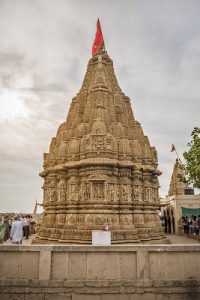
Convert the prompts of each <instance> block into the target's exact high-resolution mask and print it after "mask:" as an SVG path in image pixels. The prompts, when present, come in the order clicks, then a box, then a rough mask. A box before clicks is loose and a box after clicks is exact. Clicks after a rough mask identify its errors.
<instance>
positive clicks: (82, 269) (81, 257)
mask: <svg viewBox="0 0 200 300" xmlns="http://www.w3.org/2000/svg"><path fill="white" fill-rule="evenodd" d="M68 264H69V269H68V271H69V279H85V278H86V276H87V254H86V253H84V252H74V253H73V252H70V253H69V258H68Z"/></svg>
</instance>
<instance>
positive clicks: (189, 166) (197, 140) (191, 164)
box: [183, 127, 200, 189]
mask: <svg viewBox="0 0 200 300" xmlns="http://www.w3.org/2000/svg"><path fill="white" fill-rule="evenodd" d="M191 136H192V140H191V142H190V143H188V147H190V149H189V150H188V151H186V152H184V153H183V156H184V158H185V160H186V163H185V165H184V170H185V176H186V180H187V182H188V183H190V184H192V185H193V187H195V188H198V189H200V128H199V127H194V130H193V131H192V134H191Z"/></svg>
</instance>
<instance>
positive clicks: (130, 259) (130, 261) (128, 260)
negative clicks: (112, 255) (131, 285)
mask: <svg viewBox="0 0 200 300" xmlns="http://www.w3.org/2000/svg"><path fill="white" fill-rule="evenodd" d="M119 259H120V274H121V279H135V278H136V276H137V263H136V253H135V252H130V253H129V252H121V253H120V255H119Z"/></svg>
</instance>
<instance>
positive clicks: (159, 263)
mask: <svg viewBox="0 0 200 300" xmlns="http://www.w3.org/2000/svg"><path fill="white" fill-rule="evenodd" d="M0 299H1V300H6V299H10V300H36V299H37V300H64V299H65V300H91V299H94V300H107V299H108V300H112V299H113V300H145V299H148V300H163V299H168V300H174V299H175V300H176V299H177V300H179V299H185V300H186V299H187V300H189V299H193V300H194V299H195V300H196V299H200V245H186V246H182V245H177V246H176V245H156V246H155V245H152V246H144V245H141V246H140V245H136V246H129V245H123V246H108V247H105V246H101V247H100V246H97V247H94V246H64V245H59V246H50V245H45V246H44V245H40V246H39V245H35V246H15V245H10V246H7V245H2V246H0Z"/></svg>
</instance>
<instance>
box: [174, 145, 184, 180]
mask: <svg viewBox="0 0 200 300" xmlns="http://www.w3.org/2000/svg"><path fill="white" fill-rule="evenodd" d="M172 146H174V144H173V145H172ZM174 151H175V152H176V156H177V158H178V161H179V163H180V166H181V171H182V173H183V177H184V179H185V173H184V171H183V167H182V166H183V163H182V161H181V159H180V156H179V155H178V152H177V150H176V147H175V146H174Z"/></svg>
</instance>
